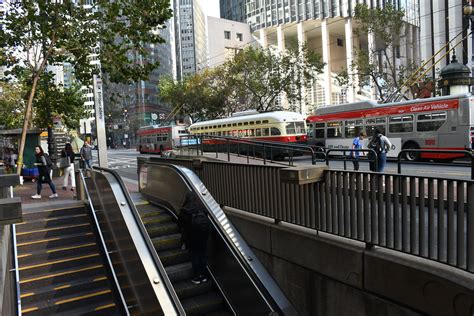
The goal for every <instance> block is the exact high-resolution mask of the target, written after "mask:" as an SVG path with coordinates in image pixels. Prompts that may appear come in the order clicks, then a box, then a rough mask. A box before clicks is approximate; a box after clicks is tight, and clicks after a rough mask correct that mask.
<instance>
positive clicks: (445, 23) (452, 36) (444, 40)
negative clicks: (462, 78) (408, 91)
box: [419, 0, 472, 78]
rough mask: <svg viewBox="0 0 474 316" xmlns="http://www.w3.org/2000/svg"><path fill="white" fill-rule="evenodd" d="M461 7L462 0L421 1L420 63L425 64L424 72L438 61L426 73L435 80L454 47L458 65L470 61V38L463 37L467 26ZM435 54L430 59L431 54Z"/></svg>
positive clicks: (464, 3) (466, 31)
mask: <svg viewBox="0 0 474 316" xmlns="http://www.w3.org/2000/svg"><path fill="white" fill-rule="evenodd" d="M464 5H466V1H465V0H446V1H433V0H420V38H419V47H420V55H421V56H420V58H421V60H422V61H428V64H427V65H426V67H425V68H427V69H428V68H429V67H431V66H432V65H433V62H435V63H436V62H437V61H438V60H439V62H438V63H437V64H435V65H434V67H432V68H431V71H429V72H428V74H429V75H431V77H433V78H436V76H437V71H438V70H439V69H441V68H443V67H444V66H446V65H447V64H448V63H449V61H450V56H452V54H453V52H449V53H448V50H449V49H450V48H452V47H454V46H455V45H456V47H455V48H454V52H455V53H456V56H457V58H458V60H459V61H460V63H462V64H468V63H469V62H470V61H469V57H470V56H471V54H472V47H471V45H470V43H471V37H467V36H466V35H467V33H468V26H469V25H468V21H467V20H466V19H464V17H463V6H464ZM463 30H464V32H463ZM464 37H465V39H464V40H462V39H463V38H464ZM458 43H459V45H457V44H458ZM438 52H439V54H438V55H437V56H436V57H435V58H434V60H433V59H432V57H433V55H435V54H436V53H438ZM443 55H445V56H444V57H443Z"/></svg>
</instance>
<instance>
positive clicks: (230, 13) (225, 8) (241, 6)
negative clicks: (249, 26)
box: [219, 0, 246, 23]
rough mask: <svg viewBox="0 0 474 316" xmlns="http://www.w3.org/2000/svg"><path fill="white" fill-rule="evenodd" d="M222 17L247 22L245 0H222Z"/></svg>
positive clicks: (220, 3) (220, 2)
mask: <svg viewBox="0 0 474 316" xmlns="http://www.w3.org/2000/svg"><path fill="white" fill-rule="evenodd" d="M219 5H220V15H221V18H222V19H226V20H232V21H237V22H244V23H245V20H246V19H245V0H220V1H219Z"/></svg>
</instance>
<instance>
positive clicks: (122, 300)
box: [79, 170, 130, 316]
mask: <svg viewBox="0 0 474 316" xmlns="http://www.w3.org/2000/svg"><path fill="white" fill-rule="evenodd" d="M79 175H80V177H81V182H82V185H83V187H84V193H85V194H86V198H87V201H89V207H90V213H91V219H92V224H93V225H94V226H95V228H96V229H95V232H96V234H97V236H96V237H98V239H99V243H100V245H101V247H102V250H103V253H104V255H105V259H106V261H107V265H108V266H109V272H110V273H111V275H112V279H113V282H112V284H113V286H114V288H115V291H116V293H117V294H118V296H119V298H120V303H121V304H120V309H121V311H122V312H124V313H125V314H126V315H127V316H128V315H130V312H129V310H128V307H127V302H126V301H125V297H124V295H123V293H122V289H121V287H120V283H119V281H118V278H117V274H116V273H115V269H114V266H113V264H112V259H111V258H110V255H109V250H108V248H107V244H106V243H105V239H104V236H103V234H102V231H101V229H100V224H99V221H98V219H97V216H96V214H95V212H96V210H95V208H94V204H93V203H92V199H91V196H90V194H89V189H88V188H87V185H86V179H85V178H84V174H83V172H82V170H79Z"/></svg>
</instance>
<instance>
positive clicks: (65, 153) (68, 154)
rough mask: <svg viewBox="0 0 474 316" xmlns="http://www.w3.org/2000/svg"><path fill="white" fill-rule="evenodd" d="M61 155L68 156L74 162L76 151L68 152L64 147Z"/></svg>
mask: <svg viewBox="0 0 474 316" xmlns="http://www.w3.org/2000/svg"><path fill="white" fill-rule="evenodd" d="M61 157H63V158H64V157H68V158H69V162H70V163H74V153H69V152H66V151H65V150H64V149H63V150H62V151H61Z"/></svg>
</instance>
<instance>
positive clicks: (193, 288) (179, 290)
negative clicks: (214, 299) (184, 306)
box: [173, 279, 214, 299]
mask: <svg viewBox="0 0 474 316" xmlns="http://www.w3.org/2000/svg"><path fill="white" fill-rule="evenodd" d="M173 287H174V290H175V291H176V294H177V295H178V297H179V298H180V299H185V298H188V297H192V296H197V295H201V294H204V293H207V292H210V291H212V290H213V288H214V286H213V284H212V282H211V281H210V280H209V281H208V282H206V283H201V284H194V283H193V282H191V280H189V279H187V280H184V281H180V282H177V283H175V284H174V285H173Z"/></svg>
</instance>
